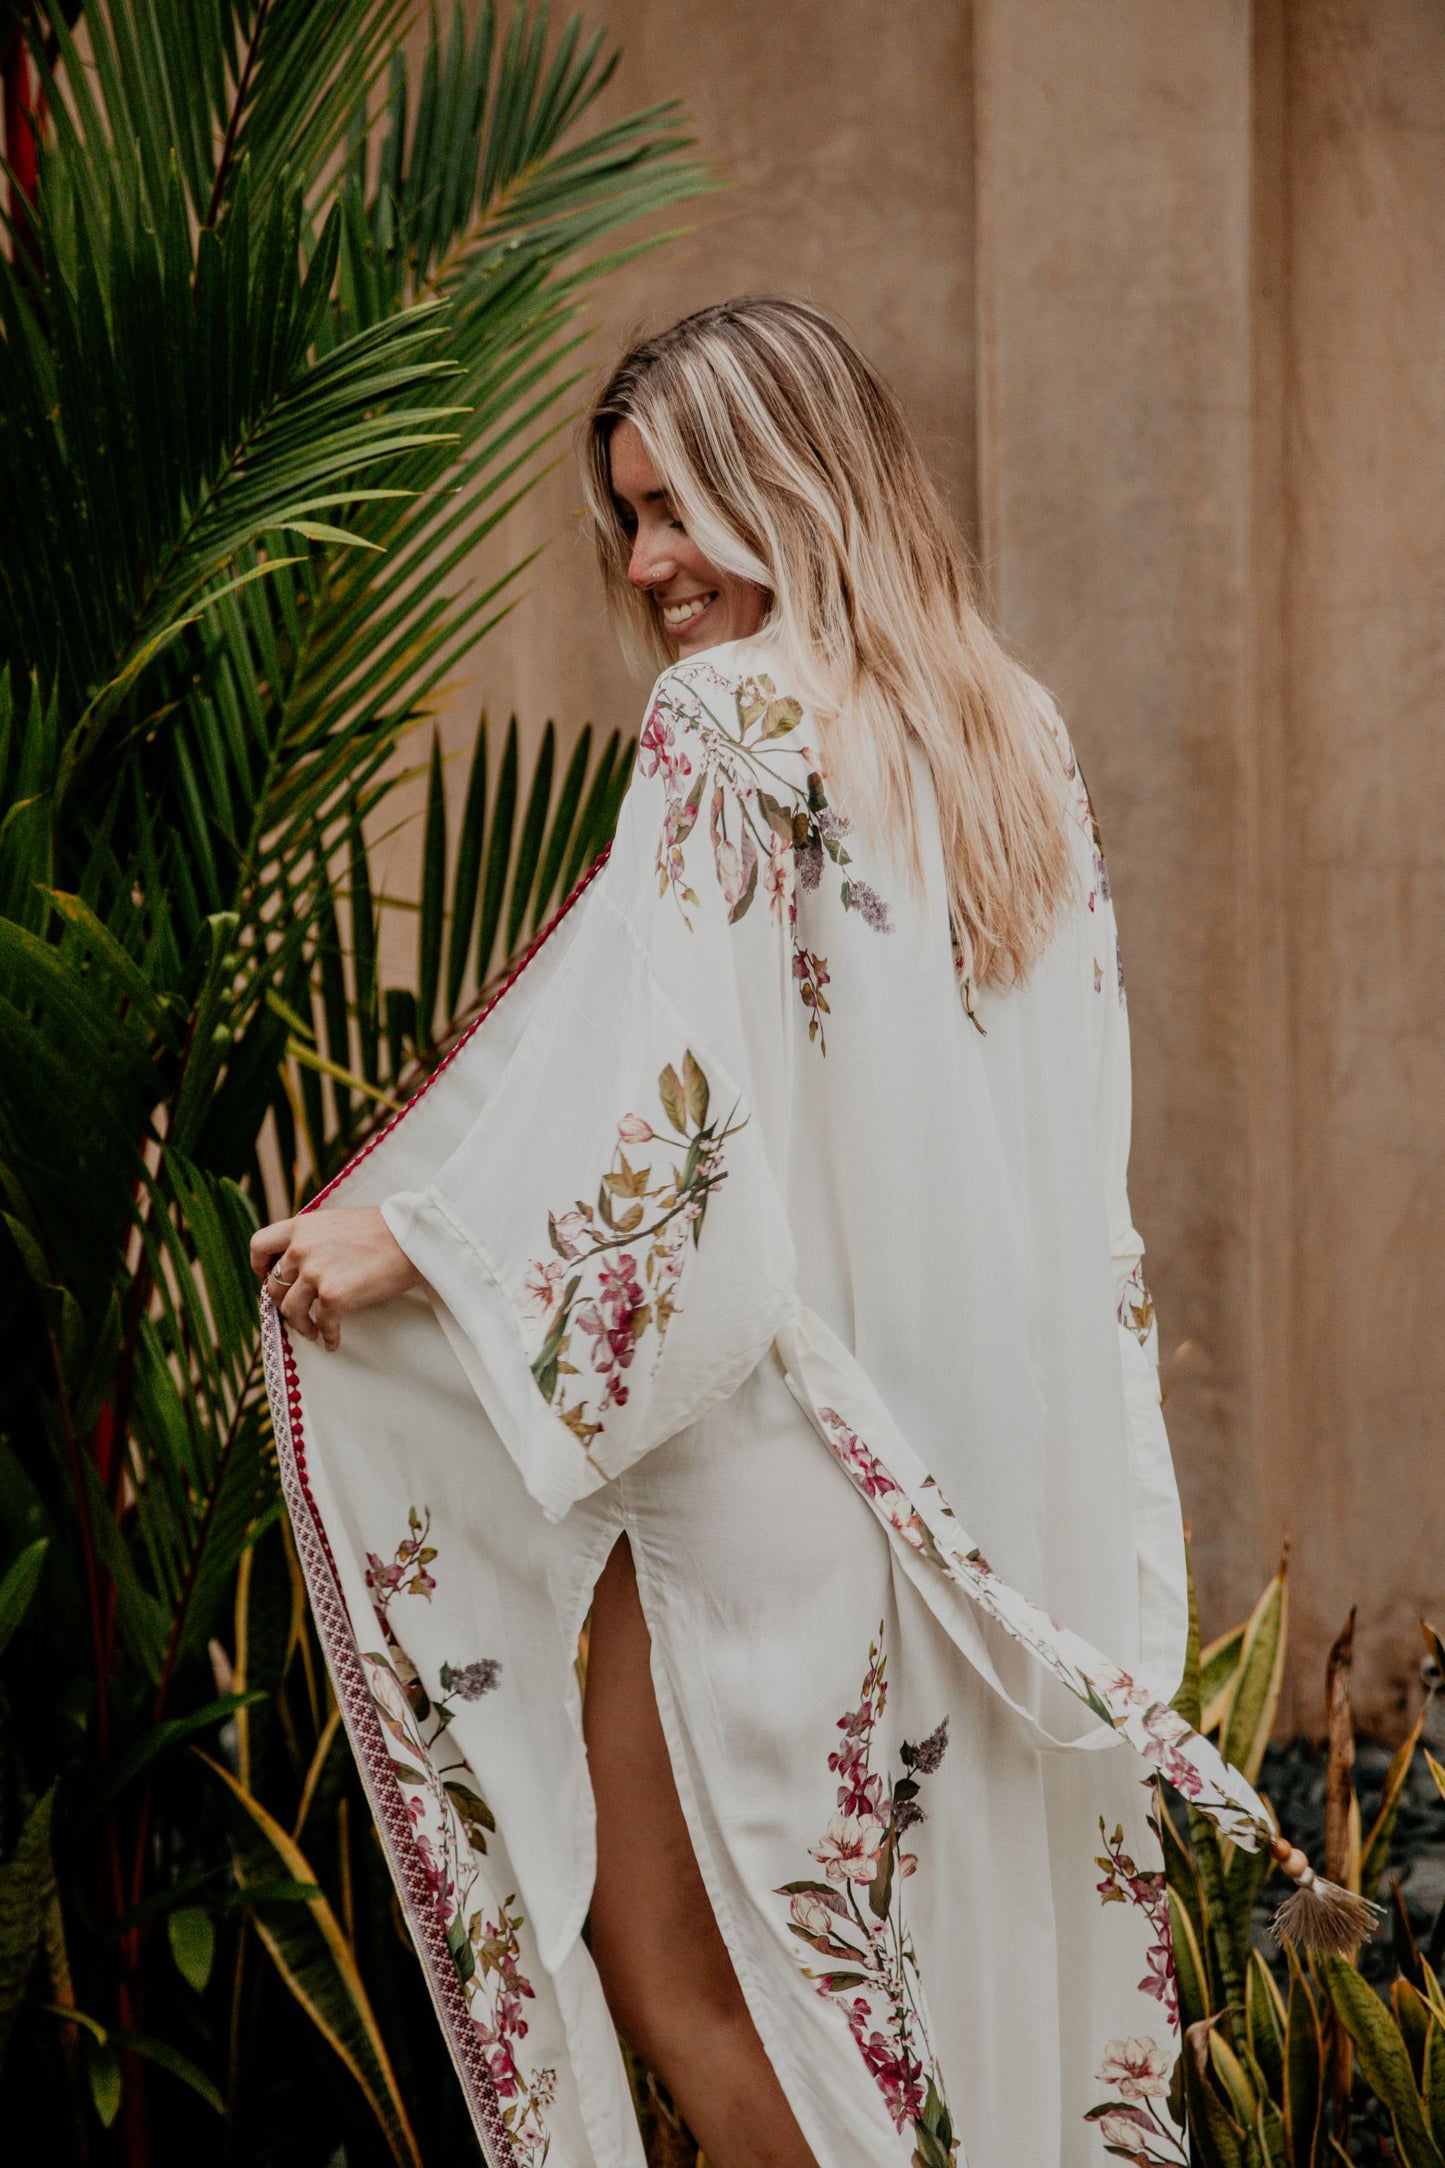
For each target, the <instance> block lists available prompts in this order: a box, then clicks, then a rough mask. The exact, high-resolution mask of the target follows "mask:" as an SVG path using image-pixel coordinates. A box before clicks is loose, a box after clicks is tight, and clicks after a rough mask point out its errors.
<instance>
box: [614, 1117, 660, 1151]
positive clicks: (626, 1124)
mask: <svg viewBox="0 0 1445 2168" xmlns="http://www.w3.org/2000/svg"><path fill="white" fill-rule="evenodd" d="M617 1134H618V1136H619V1137H620V1138H621V1139H622V1142H623V1143H624V1144H651V1142H652V1140H653V1138H654V1137H655V1136H656V1135H657V1131H656V1130H655V1129H654V1128H653V1126H652V1124H651V1122H645V1121H644V1120H643V1119H642V1116H641V1115H640V1114H624V1115H623V1117H622V1119H621V1121H620V1122H619V1123H618V1124H617Z"/></svg>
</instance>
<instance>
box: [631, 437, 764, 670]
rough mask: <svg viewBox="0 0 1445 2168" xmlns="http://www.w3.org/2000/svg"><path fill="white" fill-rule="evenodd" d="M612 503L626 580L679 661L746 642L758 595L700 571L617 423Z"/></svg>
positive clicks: (637, 445)
mask: <svg viewBox="0 0 1445 2168" xmlns="http://www.w3.org/2000/svg"><path fill="white" fill-rule="evenodd" d="M608 459H609V466H610V471H611V479H612V497H613V501H614V503H615V504H616V506H617V513H618V517H619V518H620V520H621V521H622V524H623V526H624V527H625V528H626V530H627V532H628V534H629V535H630V536H631V538H632V556H631V559H630V561H629V563H628V567H627V577H628V579H629V580H631V582H632V584H633V586H634V587H636V588H638V589H639V590H640V591H641V592H643V593H644V594H646V596H647V597H648V600H649V601H650V603H651V605H652V607H653V609H654V610H655V611H656V612H657V619H658V623H659V624H660V625H661V627H662V631H663V635H664V637H665V638H666V639H667V640H668V641H669V643H670V644H671V645H672V646H673V647H675V648H676V649H677V652H678V654H679V656H686V655H699V654H701V653H702V651H703V649H704V648H708V647H720V646H721V645H722V643H723V641H724V640H742V639H746V638H747V637H748V635H749V634H750V633H754V632H756V631H757V629H758V627H759V626H760V625H761V624H762V622H763V618H764V616H765V615H766V613H767V607H768V595H767V590H766V588H763V587H758V586H756V585H755V584H754V582H753V581H751V580H744V579H740V578H739V577H738V575H737V574H736V573H735V572H722V571H719V569H718V567H717V566H716V565H711V564H709V563H708V561H707V559H706V557H704V555H703V553H702V551H701V550H700V549H699V548H698V546H697V544H696V543H695V542H694V541H693V540H692V538H691V537H690V535H689V534H688V532H687V530H686V528H685V527H684V526H683V524H682V522H681V520H680V519H679V518H678V516H677V513H676V510H675V509H674V507H673V503H672V500H671V498H670V497H669V496H668V493H667V490H666V489H665V488H664V486H663V482H662V477H661V476H660V475H659V474H658V471H657V469H656V467H654V465H653V464H652V459H651V456H650V454H649V453H648V449H647V446H646V445H645V444H644V443H643V441H642V434H641V432H640V430H639V429H638V427H637V424H636V423H635V422H628V421H621V422H618V423H617V425H616V427H615V428H614V429H613V431H612V436H611V440H610V442H609V444H608Z"/></svg>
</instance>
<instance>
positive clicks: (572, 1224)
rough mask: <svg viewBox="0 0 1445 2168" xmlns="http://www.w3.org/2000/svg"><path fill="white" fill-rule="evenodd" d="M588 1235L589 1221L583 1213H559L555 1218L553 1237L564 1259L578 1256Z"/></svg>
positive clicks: (553, 1220) (553, 1221)
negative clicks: (584, 1238)
mask: <svg viewBox="0 0 1445 2168" xmlns="http://www.w3.org/2000/svg"><path fill="white" fill-rule="evenodd" d="M586 1233H587V1221H586V1219H585V1218H584V1217H583V1215H582V1213H580V1212H559V1213H557V1214H555V1215H554V1216H553V1219H552V1235H553V1238H554V1240H555V1241H556V1244H557V1247H558V1249H560V1250H561V1252H562V1255H563V1256H564V1257H566V1258H572V1257H575V1256H576V1255H577V1252H578V1250H579V1248H580V1247H581V1244H582V1240H583V1237H584V1236H585V1235H586Z"/></svg>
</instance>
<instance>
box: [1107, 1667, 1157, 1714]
mask: <svg viewBox="0 0 1445 2168" xmlns="http://www.w3.org/2000/svg"><path fill="white" fill-rule="evenodd" d="M1098 1687H1099V1692H1100V1694H1101V1696H1102V1697H1103V1699H1104V1700H1105V1701H1107V1702H1108V1704H1109V1706H1110V1707H1111V1708H1125V1709H1129V1708H1135V1709H1147V1708H1148V1706H1149V1703H1150V1700H1151V1699H1152V1696H1151V1694H1150V1692H1149V1689H1148V1687H1147V1686H1141V1685H1140V1684H1139V1682H1138V1680H1137V1679H1135V1678H1134V1677H1132V1676H1131V1674H1130V1673H1129V1672H1127V1671H1121V1670H1120V1669H1119V1667H1118V1665H1117V1664H1111V1665H1110V1666H1109V1668H1108V1669H1107V1670H1106V1671H1104V1672H1102V1673H1101V1674H1100V1677H1099V1680H1098Z"/></svg>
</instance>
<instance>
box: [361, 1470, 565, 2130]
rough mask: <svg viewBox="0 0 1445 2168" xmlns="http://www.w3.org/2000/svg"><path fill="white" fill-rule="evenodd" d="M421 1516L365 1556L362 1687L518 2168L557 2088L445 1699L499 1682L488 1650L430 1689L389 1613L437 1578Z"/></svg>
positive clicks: (491, 1829)
mask: <svg viewBox="0 0 1445 2168" xmlns="http://www.w3.org/2000/svg"><path fill="white" fill-rule="evenodd" d="M430 1531H431V1514H430V1512H429V1511H428V1509H427V1508H425V1507H422V1508H420V1509H418V1508H417V1507H416V1506H415V1505H413V1506H411V1507H409V1508H408V1511H407V1533H406V1534H405V1535H404V1536H403V1537H402V1538H401V1540H400V1541H399V1542H398V1544H397V1545H396V1548H395V1550H394V1551H393V1553H392V1556H391V1557H390V1558H389V1559H383V1558H381V1557H380V1556H379V1555H378V1553H376V1552H375V1551H368V1552H367V1554H366V1585H367V1588H368V1590H369V1591H370V1593H371V1598H372V1607H373V1610H374V1612H375V1616H376V1621H377V1624H378V1626H379V1627H380V1629H381V1634H382V1639H383V1642H384V1644H385V1646H384V1648H382V1649H371V1650H365V1651H362V1652H361V1661H362V1664H363V1666H364V1668H365V1672H366V1680H367V1685H368V1688H369V1690H370V1693H371V1698H372V1703H373V1705H374V1707H375V1709H376V1713H377V1717H378V1719H379V1720H380V1723H381V1727H382V1730H383V1731H384V1733H385V1734H386V1737H387V1740H388V1742H389V1745H390V1753H391V1771H392V1775H393V1776H394V1777H395V1779H396V1782H397V1786H398V1789H399V1790H400V1792H401V1796H402V1798H403V1800H404V1801H405V1803H406V1809H407V1813H408V1816H409V1817H410V1821H411V1835H412V1842H413V1844H414V1845H415V1846H416V1850H417V1855H418V1857H419V1858H420V1860H421V1862H422V1867H423V1871H424V1873H425V1876H426V1880H427V1884H428V1886H429V1888H430V1891H431V1896H432V1901H433V1903H434V1905H435V1907H436V1914H437V1920H438V1923H439V1924H440V1926H441V1928H442V1930H443V1932H444V1934H445V1936H446V1941H447V1947H448V1949H449V1950H450V1951H451V1953H452V1960H453V1963H454V1964H455V1965H456V1968H457V1975H458V1978H459V1979H460V1980H461V1983H462V1988H463V1992H464V1993H465V1995H466V1998H467V2003H468V2009H469V2014H470V2017H471V2021H472V2024H473V2025H474V2026H475V2028H476V2031H477V2035H478V2038H479V2040H480V2043H481V2046H482V2049H483V2052H484V2055H485V2059H486V2063H487V2067H488V2070H489V2072H490V2074H491V2079H492V2084H493V2086H494V2087H495V2089H496V2094H497V2101H498V2106H499V2110H500V2113H501V2119H502V2123H503V2125H504V2127H505V2129H506V2131H507V2134H508V2136H509V2138H510V2139H511V2142H512V2147H513V2150H514V2152H515V2154H516V2157H517V2161H518V2163H519V2168H542V2163H543V2162H544V2161H545V2160H546V2158H547V2153H548V2149H549V2145H550V2138H549V2134H548V2130H547V2123H546V2111H547V2109H548V2108H549V2107H550V2106H551V2104H552V2101H553V2098H554V2097H555V2093H556V2085H557V2074H556V2072H555V2070H551V2069H535V2070H529V2069H527V2068H526V2066H525V2064H524V2060H523V2047H522V2043H523V2042H524V2041H525V2039H526V2037H527V2016H526V2005H527V2003H528V2002H530V2001H533V2000H534V1999H535V1989H534V1988H533V1986H532V1983H531V1981H530V1980H529V1979H528V1978H527V1975H526V1973H525V1971H524V1970H523V1966H522V1940H521V1938H522V1934H523V1931H524V1929H525V1925H526V1923H525V1920H524V1918H523V1915H522V1913H521V1912H520V1911H519V1910H518V1909H517V1904H516V1898H515V1896H507V1897H505V1898H504V1899H502V1901H501V1902H500V1903H497V1902H495V1900H493V1899H492V1898H490V1897H489V1895H488V1894H487V1889H486V1884H485V1880H484V1877H483V1874H482V1870H481V1868H480V1867H479V1865H478V1860H479V1858H480V1857H485V1855H486V1852H487V1839H488V1837H489V1836H490V1835H493V1834H495V1831H496V1826H497V1825H496V1821H495V1819H494V1817H493V1815H492V1811H491V1809H490V1807H489V1806H488V1805H487V1803H486V1801H485V1799H484V1798H483V1797H482V1795H481V1793H480V1791H479V1790H478V1789H477V1784H476V1779H475V1778H474V1776H473V1775H472V1772H471V1770H470V1768H469V1767H468V1765H467V1762H466V1760H465V1758H464V1757H463V1756H462V1755H461V1754H460V1753H459V1752H458V1750H457V1748H456V1747H455V1745H454V1744H453V1742H451V1741H450V1740H448V1738H447V1736H446V1734H447V1727H448V1726H449V1725H450V1723H451V1721H452V1714H453V1711H452V1706H451V1705H452V1703H453V1702H455V1701H476V1700H479V1699H480V1698H481V1696H482V1695H483V1694H487V1693H490V1692H491V1691H492V1690H493V1689H494V1688H495V1687H496V1686H497V1684H498V1683H499V1680H500V1676H501V1666H500V1664H499V1663H498V1662H497V1660H496V1658H495V1657H486V1656H484V1657H479V1658H475V1659H473V1660H472V1661H471V1662H468V1663H462V1664H453V1663H450V1662H447V1663H444V1664H443V1665H442V1666H441V1669H440V1672H439V1674H438V1678H439V1684H440V1686H441V1692H440V1694H439V1695H437V1696H435V1697H433V1696H431V1695H429V1694H428V1692H427V1689H426V1687H425V1685H424V1684H423V1681H422V1679H421V1677H420V1674H419V1673H418V1672H417V1669H416V1667H415V1665H414V1664H413V1663H412V1662H411V1660H410V1658H409V1657H408V1656H407V1654H406V1651H405V1649H404V1648H403V1646H402V1644H401V1642H400V1640H399V1638H398V1636H397V1633H396V1631H395V1628H394V1626H393V1623H392V1618H391V1608H392V1605H393V1603H394V1602H395V1601H396V1600H397V1599H398V1598H399V1597H407V1596H419V1597H421V1598H422V1599H423V1600H424V1601H425V1602H428V1603H429V1602H430V1601H431V1598H432V1595H433V1593H434V1591H435V1589H436V1587H437V1580H436V1576H435V1575H434V1574H433V1573H432V1571H431V1568H432V1566H433V1564H434V1563H435V1561H436V1556H437V1553H436V1549H435V1547H434V1546H433V1545H432V1544H431V1543H430V1542H429V1541H428V1537H429V1535H430Z"/></svg>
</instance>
